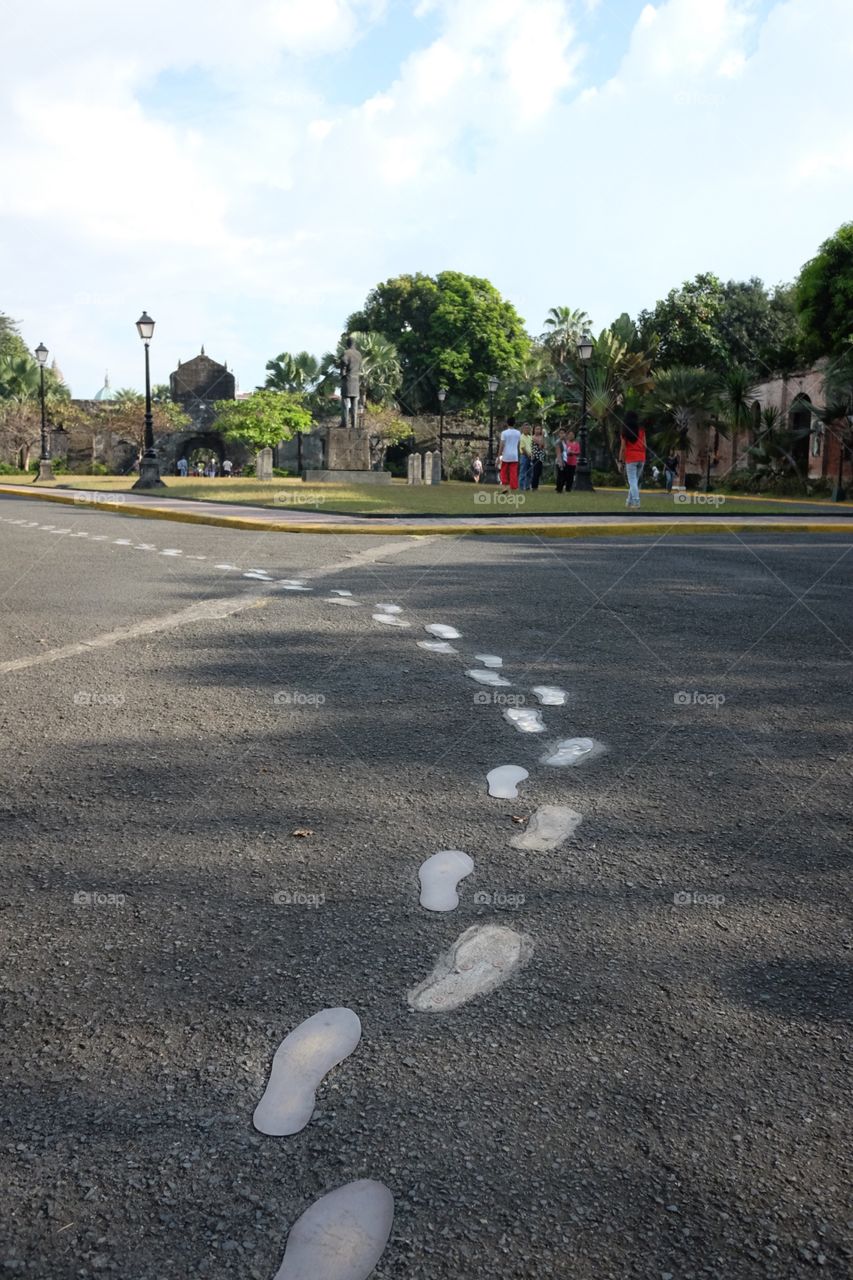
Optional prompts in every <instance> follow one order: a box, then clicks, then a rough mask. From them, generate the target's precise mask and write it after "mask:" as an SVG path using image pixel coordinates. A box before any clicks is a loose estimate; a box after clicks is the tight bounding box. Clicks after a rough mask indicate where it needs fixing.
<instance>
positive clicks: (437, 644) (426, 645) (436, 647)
mask: <svg viewBox="0 0 853 1280" xmlns="http://www.w3.org/2000/svg"><path fill="white" fill-rule="evenodd" d="M418 648H419V649H426V650H427V652H428V653H458V652H459V650H458V649H454V647H453V645H452V644H448V643H447V641H446V640H419V641H418Z"/></svg>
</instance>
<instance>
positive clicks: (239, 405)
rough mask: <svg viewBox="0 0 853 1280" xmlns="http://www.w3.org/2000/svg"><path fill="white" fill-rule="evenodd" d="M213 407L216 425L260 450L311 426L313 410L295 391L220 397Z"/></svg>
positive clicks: (251, 447) (217, 427)
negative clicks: (239, 397)
mask: <svg viewBox="0 0 853 1280" xmlns="http://www.w3.org/2000/svg"><path fill="white" fill-rule="evenodd" d="M213 407H214V410H215V413H216V417H215V418H214V422H213V429H214V430H215V431H220V432H221V433H222V434H223V435H224V436H226V437H227V438H228V439H230V440H239V441H240V442H241V443H242V444H245V445H246V446H247V447H248V448H250V449H253V450H254V451H255V452H256V453H258V452H259V451H260V450H261V449H273V448H275V446H276V445H277V444H280V443H281V441H282V440H290V439H291V437H292V436H294V435H296V433H297V431H310V429H311V414H310V413H309V411H308V410H307V409H306V408H305V405H304V404H303V402H302V397H301V396H299V395H296V394H295V393H294V392H291V391H270V390H261V391H256V392H254V394H253V395H251V396H248V397H247V398H246V399H245V400H217V402H216V404H215V405H214V406H213Z"/></svg>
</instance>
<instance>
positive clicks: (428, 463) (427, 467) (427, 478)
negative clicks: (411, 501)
mask: <svg viewBox="0 0 853 1280" xmlns="http://www.w3.org/2000/svg"><path fill="white" fill-rule="evenodd" d="M423 467H424V469H423V477H424V484H432V452H431V451H430V450H429V449H427V451H426V453H425V454H424V463H423Z"/></svg>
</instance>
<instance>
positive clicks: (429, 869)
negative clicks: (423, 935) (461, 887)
mask: <svg viewBox="0 0 853 1280" xmlns="http://www.w3.org/2000/svg"><path fill="white" fill-rule="evenodd" d="M473 870H474V859H473V858H472V857H471V856H470V855H469V854H467V853H464V852H463V851H462V849H440V850H439V852H438V853H434V854H433V855H432V857H431V858H427V860H426V862H424V863H422V864H421V867H420V870H419V871H418V879H419V880H420V882H421V898H420V902H421V906H422V907H426V909H427V911H455V909H456V908H457V907H458V906H459V894H458V893H457V886H458V884H459V881H460V880H464V879H465V877H466V876H470V874H471V872H472V871H473Z"/></svg>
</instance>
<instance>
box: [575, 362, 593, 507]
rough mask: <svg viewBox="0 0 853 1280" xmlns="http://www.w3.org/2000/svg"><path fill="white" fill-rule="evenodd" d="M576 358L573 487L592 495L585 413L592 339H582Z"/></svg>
mask: <svg viewBox="0 0 853 1280" xmlns="http://www.w3.org/2000/svg"><path fill="white" fill-rule="evenodd" d="M578 358H579V359H580V362H581V364H582V365H583V403H582V407H581V429H580V433H579V434H580V439H579V441H578V443H579V444H580V447H581V451H580V456H579V458H578V465H577V470H576V472H575V483H574V487H575V489H577V491H578V492H579V493H592V492H593V488H592V469H591V467H590V465H589V431H588V429H587V413H586V379H587V370H588V368H589V362H590V360H591V359H592V339H591V338H587V337H583V338H581V340H580V342H579V343H578Z"/></svg>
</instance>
